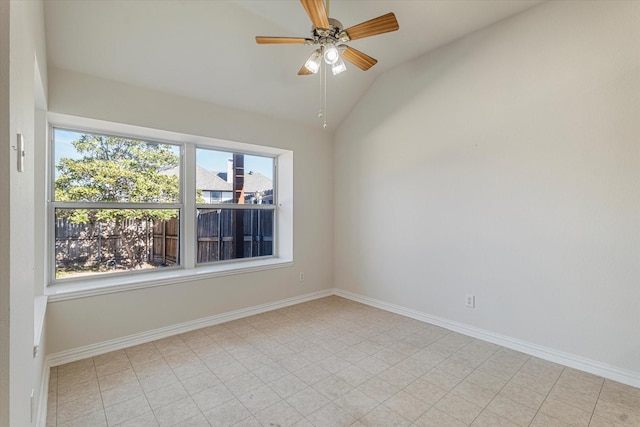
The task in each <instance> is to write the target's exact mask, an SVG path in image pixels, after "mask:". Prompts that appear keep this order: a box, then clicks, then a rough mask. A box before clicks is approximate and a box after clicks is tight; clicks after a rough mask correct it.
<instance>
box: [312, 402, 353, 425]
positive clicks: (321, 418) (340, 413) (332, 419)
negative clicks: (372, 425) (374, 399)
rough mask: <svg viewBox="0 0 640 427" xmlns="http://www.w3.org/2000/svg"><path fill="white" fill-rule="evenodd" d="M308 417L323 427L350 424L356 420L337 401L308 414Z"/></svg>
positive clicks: (314, 423) (313, 422)
mask: <svg viewBox="0 0 640 427" xmlns="http://www.w3.org/2000/svg"><path fill="white" fill-rule="evenodd" d="M307 419H308V420H309V421H310V422H311V423H312V424H313V425H314V426H323V427H342V426H350V425H351V424H353V423H354V422H355V421H356V420H355V418H354V417H353V416H351V414H349V413H348V412H346V411H344V410H343V409H342V408H340V407H339V406H338V405H336V404H335V403H329V404H328V405H325V406H323V407H322V408H320V409H318V410H317V411H315V412H313V413H312V414H310V415H309V416H307Z"/></svg>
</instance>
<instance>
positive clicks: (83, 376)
mask: <svg viewBox="0 0 640 427" xmlns="http://www.w3.org/2000/svg"><path fill="white" fill-rule="evenodd" d="M95 378H97V375H96V369H95V368H94V367H93V366H90V367H87V368H82V369H77V370H73V371H70V372H64V373H61V372H59V373H58V390H60V389H62V388H66V387H69V386H72V385H75V384H80V383H84V382H87V381H89V380H92V379H95Z"/></svg>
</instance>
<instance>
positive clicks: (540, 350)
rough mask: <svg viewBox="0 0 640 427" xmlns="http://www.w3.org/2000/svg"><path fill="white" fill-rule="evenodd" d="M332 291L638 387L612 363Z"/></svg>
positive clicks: (632, 375)
mask: <svg viewBox="0 0 640 427" xmlns="http://www.w3.org/2000/svg"><path fill="white" fill-rule="evenodd" d="M334 294H335V295H337V296H340V297H343V298H347V299H350V300H352V301H356V302H359V303H362V304H366V305H369V306H371V307H376V308H379V309H382V310H385V311H390V312H392V313H396V314H400V315H402V316H406V317H410V318H412V319H416V320H420V321H421V322H426V323H429V324H432V325H435V326H440V327H443V328H445V329H449V330H451V331H454V332H458V333H461V334H463V335H467V336H470V337H473V338H478V339H481V340H483V341H487V342H490V343H493V344H497V345H500V346H502V347H506V348H510V349H512V350H516V351H520V352H522V353H525V354H528V355H530V356H535V357H539V358H540V359H544V360H548V361H550V362H554V363H558V364H560V365H564V366H568V367H570V368H574V369H578V370H580V371H584V372H588V373H590V374H594V375H598V376H601V377H603V378H607V379H610V380H613V381H617V382H620V383H623V384H627V385H630V386H632V387H638V388H640V373H639V372H634V371H629V370H625V369H621V368H617V367H615V366H611V365H608V364H605V363H601V362H597V361H595V360H590V359H586V358H584V357H580V356H576V355H573V354H570V353H565V352H562V351H559V350H555V349H553V348H549V347H544V346H541V345H537V344H533V343H530V342H526V341H522V340H519V339H515V338H512V337H509V336H506V335H501V334H497V333H495V332H492V331H488V330H485V329H480V328H476V327H474V326H470V325H467V324H464V323H460V322H454V321H452V320H448V319H445V318H442V317H438V316H433V315H430V314H426V313H422V312H419V311H417V310H413V309H410V308H406V307H402V306H399V305H396V304H391V303H388V302H385V301H381V300H377V299H374V298H370V297H366V296H363V295H359V294H355V293H353V292H349V291H345V290H342V289H337V288H336V289H334Z"/></svg>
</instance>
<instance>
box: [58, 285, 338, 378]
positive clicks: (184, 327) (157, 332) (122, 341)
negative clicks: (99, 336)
mask: <svg viewBox="0 0 640 427" xmlns="http://www.w3.org/2000/svg"><path fill="white" fill-rule="evenodd" d="M331 295H333V289H326V290H322V291H318V292H313V293H310V294H305V295H300V296H297V297H293V298H287V299H283V300H279V301H274V302H270V303H267V304H261V305H256V306H253V307H248V308H243V309H240V310H235V311H230V312H228V313H222V314H216V315H214V316H209V317H204V318H201V319H196V320H191V321H189V322H184V323H179V324H177V325H171V326H166V327H163V328H159V329H154V330H151V331H147V332H141V333H139V334H134V335H129V336H126V337H122V338H116V339H113V340H109V341H104V342H100V343H96V344H90V345H87V346H83V347H78V348H72V349H70V350H65V351H61V352H58V353H53V354H50V355H49V356H47V359H46V362H45V364H48V366H49V367H53V366H58V365H64V364H65V363H70V362H75V361H77V360H82V359H87V358H89V357H94V356H98V355H100V354H104V353H108V352H110V351H115V350H121V349H123V348H127V347H132V346H134V345H139V344H144V343H147V342H150V341H155V340H158V339H161V338H166V337H170V336H172V335H177V334H182V333H184V332H190V331H194V330H196V329H201V328H206V327H208V326H213V325H218V324H220V323H225V322H229V321H231V320H237V319H241V318H243V317H248V316H253V315H254V314H260V313H264V312H267V311H271V310H277V309H279V308H284V307H288V306H290V305H295V304H300V303H303V302H307V301H311V300H314V299H318V298H324V297H328V296H331ZM47 376H48V375H47Z"/></svg>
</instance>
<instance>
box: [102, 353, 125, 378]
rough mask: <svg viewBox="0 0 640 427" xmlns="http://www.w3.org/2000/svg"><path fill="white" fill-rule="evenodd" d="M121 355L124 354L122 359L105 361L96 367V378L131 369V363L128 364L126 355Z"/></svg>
mask: <svg viewBox="0 0 640 427" xmlns="http://www.w3.org/2000/svg"><path fill="white" fill-rule="evenodd" d="M122 354H124V356H123V357H124V358H116V359H112V360H107V361H105V362H104V363H102V364H100V365H96V374H97V375H98V378H101V377H104V376H106V375H111V374H115V373H117V372H121V371H125V370H128V369H132V366H131V362H129V358H128V357H127V354H126V353H124V352H123V353H122Z"/></svg>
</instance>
